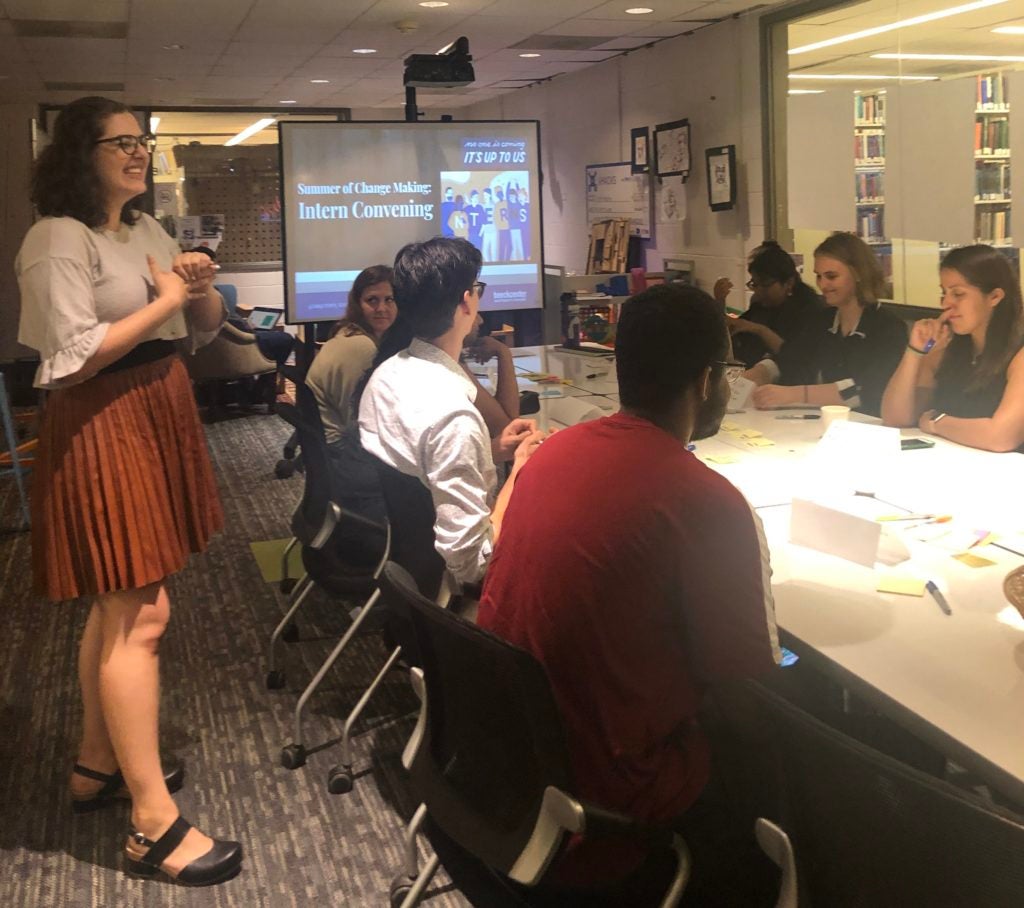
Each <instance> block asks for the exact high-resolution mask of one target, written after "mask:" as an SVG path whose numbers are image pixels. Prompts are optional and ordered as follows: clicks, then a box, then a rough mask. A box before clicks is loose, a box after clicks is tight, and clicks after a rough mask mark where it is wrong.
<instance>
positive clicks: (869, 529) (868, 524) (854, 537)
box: [789, 498, 882, 567]
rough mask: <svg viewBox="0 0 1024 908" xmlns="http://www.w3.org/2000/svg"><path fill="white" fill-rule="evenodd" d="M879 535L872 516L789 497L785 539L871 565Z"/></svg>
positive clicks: (872, 564)
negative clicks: (870, 518) (790, 504)
mask: <svg viewBox="0 0 1024 908" xmlns="http://www.w3.org/2000/svg"><path fill="white" fill-rule="evenodd" d="M881 535H882V528H881V527H880V526H879V525H878V523H877V522H876V521H874V520H869V519H867V518H865V517H857V516H856V515H854V514H848V513H847V512H845V511H841V510H839V509H838V508H830V507H827V506H826V505H823V504H818V503H817V502H815V501H807V500H806V499H803V498H794V499H793V507H792V510H791V512H790V522H789V540H790V542H794V543H796V544H797V545H802V546H806V547H807V548H809V549H816V550H817V551H819V552H825V553H826V554H828V555H836V556H837V557H839V558H845V559H846V560H847V561H853V562H854V563H856V564H862V565H864V566H865V567H874V565H875V558H876V556H877V554H878V540H879V538H880V537H881Z"/></svg>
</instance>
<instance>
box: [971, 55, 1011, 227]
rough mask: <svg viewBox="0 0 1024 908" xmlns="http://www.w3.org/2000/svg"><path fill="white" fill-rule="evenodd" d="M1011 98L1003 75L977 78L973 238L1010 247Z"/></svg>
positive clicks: (992, 74) (990, 74) (987, 75)
mask: <svg viewBox="0 0 1024 908" xmlns="http://www.w3.org/2000/svg"><path fill="white" fill-rule="evenodd" d="M1010 207H1011V188H1010V97H1009V92H1008V91H1007V80H1006V77H1005V76H1004V75H1003V74H1002V73H989V74H986V75H979V76H977V77H976V101H975V109H974V235H975V238H976V239H977V241H978V242H979V243H989V244H990V245H992V246H1011V245H1012V244H1013V232H1012V230H1011V222H1010Z"/></svg>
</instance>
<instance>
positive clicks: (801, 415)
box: [775, 413, 821, 419]
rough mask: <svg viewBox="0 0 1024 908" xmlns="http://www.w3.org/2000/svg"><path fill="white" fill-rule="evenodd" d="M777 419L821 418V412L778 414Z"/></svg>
mask: <svg viewBox="0 0 1024 908" xmlns="http://www.w3.org/2000/svg"><path fill="white" fill-rule="evenodd" d="M775 418H776V419H821V414H820V413H794V414H792V415H790V416H776V417H775Z"/></svg>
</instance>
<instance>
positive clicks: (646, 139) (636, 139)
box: [629, 126, 651, 173]
mask: <svg viewBox="0 0 1024 908" xmlns="http://www.w3.org/2000/svg"><path fill="white" fill-rule="evenodd" d="M629 135H630V147H631V148H632V149H633V151H632V154H631V156H630V165H631V167H632V173H650V172H651V163H650V142H651V130H650V129H649V128H648V127H647V126H638V127H637V128H636V129H631V130H630V131H629Z"/></svg>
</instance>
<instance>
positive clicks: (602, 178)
mask: <svg viewBox="0 0 1024 908" xmlns="http://www.w3.org/2000/svg"><path fill="white" fill-rule="evenodd" d="M632 170H633V167H632V164H631V163H630V162H629V161H626V162H625V163H622V164H588V165H587V167H586V180H587V182H586V188H587V226H588V227H590V226H591V225H592V224H595V223H597V222H598V221H608V220H616V219H625V220H628V221H629V227H630V230H629V232H630V234H631V235H632V236H639V237H642V238H643V239H645V240H649V239H650V238H651V221H652V217H651V177H650V174H646V173H638V174H634V173H633V172H632Z"/></svg>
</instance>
